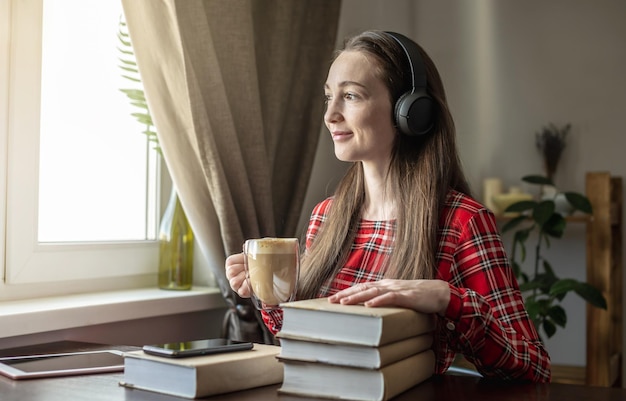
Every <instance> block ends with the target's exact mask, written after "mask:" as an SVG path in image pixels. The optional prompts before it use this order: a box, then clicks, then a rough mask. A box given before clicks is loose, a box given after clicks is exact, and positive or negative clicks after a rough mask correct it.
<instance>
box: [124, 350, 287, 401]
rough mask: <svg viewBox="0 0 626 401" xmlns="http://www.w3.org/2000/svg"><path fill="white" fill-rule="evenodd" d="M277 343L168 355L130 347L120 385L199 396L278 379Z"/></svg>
mask: <svg viewBox="0 0 626 401" xmlns="http://www.w3.org/2000/svg"><path fill="white" fill-rule="evenodd" d="M279 352H280V347H278V346H275V345H266V344H254V348H253V349H252V350H247V351H237V352H226V353H222V354H213V355H204V356H194V357H186V358H167V357H159V356H153V355H148V354H145V353H144V352H143V351H132V352H127V353H125V354H124V379H123V381H122V382H120V385H122V386H125V387H128V388H133V389H140V390H148V391H153V392H157V393H163V394H169V395H175V396H179V397H184V398H198V397H206V396H209V395H215V394H223V393H228V392H232V391H239V390H245V389H249V388H253V387H260V386H266V385H270V384H276V383H280V382H281V381H282V379H283V365H282V364H281V363H280V362H279V361H278V359H277V358H276V357H277V356H278V354H279Z"/></svg>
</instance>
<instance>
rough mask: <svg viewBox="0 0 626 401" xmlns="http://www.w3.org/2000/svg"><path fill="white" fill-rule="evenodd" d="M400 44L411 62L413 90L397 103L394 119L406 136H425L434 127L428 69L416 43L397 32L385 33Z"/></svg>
mask: <svg viewBox="0 0 626 401" xmlns="http://www.w3.org/2000/svg"><path fill="white" fill-rule="evenodd" d="M385 33H386V34H387V35H389V36H391V37H392V38H394V39H395V40H396V42H398V44H400V47H401V48H402V50H404V53H405V54H406V57H407V59H408V60H409V67H410V68H411V81H412V82H411V83H412V89H411V91H410V92H406V93H404V94H403V95H402V96H400V98H399V99H398V101H397V102H396V105H395V108H394V119H395V122H396V126H397V127H398V129H399V130H400V132H402V133H403V134H405V135H410V136H419V135H425V134H427V133H428V132H430V130H431V129H432V127H433V119H434V118H433V114H434V110H433V109H434V103H433V99H432V98H431V97H430V96H429V95H428V93H426V84H427V81H426V68H425V67H424V61H423V60H422V56H421V54H420V52H419V48H418V46H417V44H416V43H415V42H413V41H412V40H411V39H409V38H407V37H406V36H404V35H401V34H399V33H395V32H385Z"/></svg>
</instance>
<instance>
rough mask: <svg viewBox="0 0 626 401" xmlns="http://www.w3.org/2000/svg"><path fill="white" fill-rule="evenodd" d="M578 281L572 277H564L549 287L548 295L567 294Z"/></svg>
mask: <svg viewBox="0 0 626 401" xmlns="http://www.w3.org/2000/svg"><path fill="white" fill-rule="evenodd" d="M578 284H579V281H578V280H574V279H573V278H564V279H561V280H559V281H557V282H556V283H554V284H552V287H550V295H553V296H557V295H560V294H567V293H568V292H570V291H575V290H576V288H577V287H578Z"/></svg>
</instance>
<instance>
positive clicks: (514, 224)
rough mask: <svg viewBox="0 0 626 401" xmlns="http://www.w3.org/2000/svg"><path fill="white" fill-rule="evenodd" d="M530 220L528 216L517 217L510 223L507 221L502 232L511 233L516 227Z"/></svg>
mask: <svg viewBox="0 0 626 401" xmlns="http://www.w3.org/2000/svg"><path fill="white" fill-rule="evenodd" d="M525 220H528V218H527V217H526V216H517V217H515V218H513V219H511V220H509V221H507V222H506V223H505V224H504V225H503V226H502V232H503V233H505V232H507V231H510V230H512V229H514V228H515V227H517V226H518V225H519V224H520V223H521V222H522V221H525Z"/></svg>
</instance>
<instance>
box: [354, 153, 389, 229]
mask: <svg viewBox="0 0 626 401" xmlns="http://www.w3.org/2000/svg"><path fill="white" fill-rule="evenodd" d="M363 172H364V179H365V203H364V204H363V212H362V214H361V218H363V219H366V220H377V221H382V220H393V219H395V218H396V207H397V205H396V203H397V202H396V198H395V196H394V194H393V191H392V188H391V185H390V181H389V174H388V171H387V169H386V168H375V167H372V166H371V165H370V166H367V165H364V166H363Z"/></svg>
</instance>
